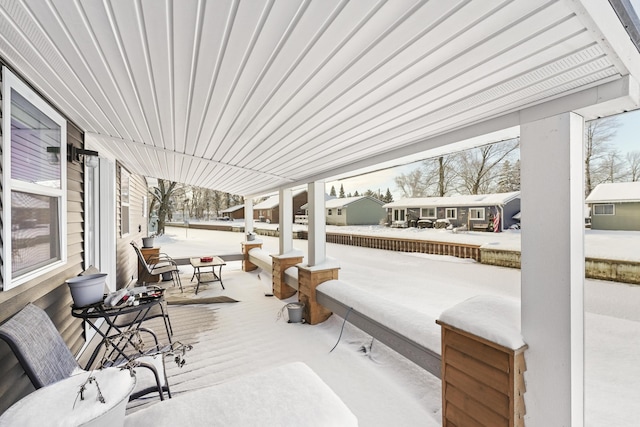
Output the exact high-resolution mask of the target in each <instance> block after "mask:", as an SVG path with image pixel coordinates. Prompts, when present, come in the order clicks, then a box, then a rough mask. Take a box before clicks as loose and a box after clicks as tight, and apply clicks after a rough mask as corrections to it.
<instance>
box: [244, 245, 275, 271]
mask: <svg viewBox="0 0 640 427" xmlns="http://www.w3.org/2000/svg"><path fill="white" fill-rule="evenodd" d="M249 261H250V262H251V263H252V264H254V265H256V266H257V267H260V268H261V269H263V270H265V271H267V272H268V273H269V274H271V255H269V253H268V252H267V251H265V250H263V249H262V248H253V249H251V250H250V251H249Z"/></svg>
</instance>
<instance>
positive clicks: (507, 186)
mask: <svg viewBox="0 0 640 427" xmlns="http://www.w3.org/2000/svg"><path fill="white" fill-rule="evenodd" d="M519 190H520V160H516V161H515V162H514V163H512V162H510V161H509V160H505V161H504V162H503V163H502V168H501V171H500V175H499V176H498V188H497V191H498V192H500V193H507V192H510V191H519Z"/></svg>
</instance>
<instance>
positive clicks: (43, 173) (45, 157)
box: [11, 89, 66, 188]
mask: <svg viewBox="0 0 640 427" xmlns="http://www.w3.org/2000/svg"><path fill="white" fill-rule="evenodd" d="M61 135H62V132H61V127H60V125H59V124H57V123H56V122H54V121H53V120H51V119H50V118H49V117H48V116H47V115H46V114H44V113H43V112H41V111H40V110H39V109H38V108H36V107H35V106H34V105H33V104H31V103H30V102H29V101H27V100H26V99H25V98H24V97H23V96H22V95H20V94H19V93H18V92H16V91H15V90H13V89H12V90H11V178H12V179H15V180H18V181H24V182H29V183H34V184H39V185H43V186H45V187H50V188H61V186H60V176H61V174H60V167H61V166H60V165H61V164H65V163H66V159H63V160H62V161H60V146H61ZM56 155H57V159H56Z"/></svg>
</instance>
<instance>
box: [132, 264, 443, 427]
mask: <svg viewBox="0 0 640 427" xmlns="http://www.w3.org/2000/svg"><path fill="white" fill-rule="evenodd" d="M181 270H184V271H185V273H184V274H183V275H182V277H183V284H185V285H186V287H185V292H188V293H193V290H194V287H193V286H192V285H187V284H188V283H189V279H190V278H191V272H190V271H188V270H189V267H188V266H187V267H185V266H183V267H181ZM224 274H225V277H224V284H225V288H226V290H222V288H221V287H220V285H219V283H211V284H208V285H204V286H203V288H204V291H201V292H199V293H198V296H197V298H206V297H209V296H218V295H225V296H228V297H231V298H233V299H236V300H238V301H239V302H237V303H221V304H195V305H170V306H169V313H170V316H171V321H172V324H173V329H174V339H175V340H178V341H181V342H183V343H189V344H193V350H191V351H190V352H188V353H187V354H186V360H187V363H186V364H185V365H184V367H183V368H178V367H177V366H176V365H175V364H173V363H172V362H171V361H170V360H167V374H168V377H169V382H170V385H171V392H172V394H173V396H174V398H175V397H178V396H180V395H182V394H186V393H190V392H192V391H195V390H198V389H201V388H203V387H208V386H212V385H215V384H220V383H224V382H227V381H230V380H233V379H237V378H239V377H242V376H245V375H248V374H252V373H257V372H262V371H265V370H267V369H269V368H273V367H277V366H281V365H284V364H287V363H290V362H296V361H302V362H304V363H305V364H307V365H308V366H309V367H310V368H311V369H312V370H313V371H314V372H315V373H316V374H318V375H319V376H320V378H322V380H323V381H324V382H325V383H326V384H327V385H329V387H330V388H331V389H332V390H333V391H334V392H335V393H336V394H337V395H338V396H339V397H340V398H341V399H342V401H343V402H344V403H345V404H346V405H347V406H348V407H349V409H350V410H351V411H352V412H353V413H354V414H355V415H356V416H357V418H358V421H359V425H360V426H376V425H379V426H388V425H406V426H411V425H427V426H430V425H433V426H437V425H440V413H439V408H440V392H439V388H440V381H439V380H438V379H437V378H434V377H433V376H431V375H429V374H428V373H427V372H426V371H424V370H422V369H420V368H419V367H417V366H416V365H414V364H413V363H411V362H409V361H408V360H406V359H404V358H401V357H398V356H397V355H396V354H394V353H393V352H392V351H391V350H389V349H388V348H386V347H384V346H383V345H381V344H380V345H379V344H378V343H374V344H373V351H372V352H371V354H370V355H369V357H367V354H366V353H365V352H364V351H362V350H361V348H363V347H367V348H368V346H369V345H370V344H371V338H370V337H368V336H367V335H366V334H364V333H362V332H361V331H359V330H358V329H356V328H354V327H352V326H351V325H350V324H348V323H347V324H346V326H345V328H344V332H343V334H342V338H341V339H340V343H339V344H338V346H337V347H336V348H335V350H333V352H330V351H331V349H332V348H333V346H334V345H335V344H336V342H337V341H338V337H339V336H340V330H341V327H342V323H343V322H342V319H340V318H338V317H337V316H332V317H331V318H330V319H329V320H328V321H326V322H324V323H323V324H321V325H317V326H310V325H306V324H290V323H288V322H287V314H286V310H284V312H283V308H284V306H285V305H286V303H287V302H288V301H295V300H297V299H296V297H294V298H292V299H291V300H287V301H280V300H278V299H277V298H275V297H266V296H265V295H264V293H265V290H268V289H270V282H269V283H266V282H265V281H264V280H261V279H260V278H259V277H258V274H256V273H245V272H243V271H242V269H241V263H240V262H231V263H228V264H227V266H226V270H225V272H224ZM262 276H264V274H263V275H262ZM265 278H266V277H265ZM266 279H268V280H269V278H266ZM194 283H195V282H194ZM147 324H148V325H151V327H152V329H153V330H155V331H163V330H164V326H163V325H162V321H161V320H160V319H154V320H151V321H148V322H147ZM434 326H435V324H434ZM159 333H160V335H161V336H162V333H161V332H159ZM282 387H286V382H285V379H283V380H282V381H279V382H276V383H274V384H272V387H271V388H272V391H271V393H273V394H278V392H279V391H282V389H281V388H282ZM420 395H422V396H423V397H422V398H420V397H419V396H420ZM158 404H159V405H161V404H163V403H161V402H160V401H159V400H158V398H157V396H154V395H149V398H148V399H146V400H145V399H138V400H136V401H132V402H130V403H129V408H128V413H132V412H135V411H137V410H139V409H141V408H144V407H146V406H148V405H158ZM254 404H255V405H256V406H259V405H260V404H261V402H259V401H256V402H254ZM295 405H296V402H295V401H291V402H282V406H281V407H280V408H271V409H270V410H272V411H287V410H289V408H292V407H294V406H295ZM193 410H194V411H198V410H201V411H206V410H207V408H204V407H201V408H197V407H194V408H193Z"/></svg>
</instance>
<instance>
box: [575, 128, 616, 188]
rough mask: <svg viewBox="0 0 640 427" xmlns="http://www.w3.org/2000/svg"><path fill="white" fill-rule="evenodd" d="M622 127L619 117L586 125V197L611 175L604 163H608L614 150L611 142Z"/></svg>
mask: <svg viewBox="0 0 640 427" xmlns="http://www.w3.org/2000/svg"><path fill="white" fill-rule="evenodd" d="M621 125H622V124H621V123H620V121H619V120H618V118H617V117H606V118H604V119H598V120H591V121H589V122H587V123H586V124H585V129H584V130H585V135H584V173H585V189H584V190H585V196H588V195H589V194H590V193H591V191H592V190H593V189H594V188H595V186H596V185H598V184H600V183H601V182H605V181H606V180H607V178H609V176H610V175H611V174H610V173H609V170H608V169H607V168H606V167H603V163H606V161H607V157H608V156H609V153H610V152H611V150H612V148H611V143H610V142H611V140H612V139H613V138H614V137H615V136H616V133H617V131H618V130H617V129H618V128H619V127H620V126H621Z"/></svg>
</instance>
